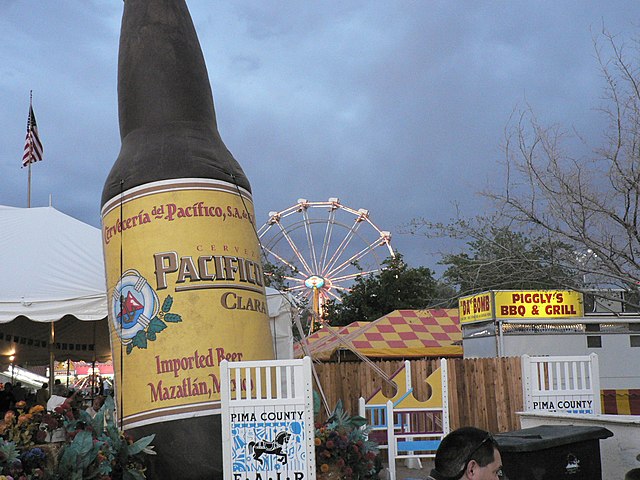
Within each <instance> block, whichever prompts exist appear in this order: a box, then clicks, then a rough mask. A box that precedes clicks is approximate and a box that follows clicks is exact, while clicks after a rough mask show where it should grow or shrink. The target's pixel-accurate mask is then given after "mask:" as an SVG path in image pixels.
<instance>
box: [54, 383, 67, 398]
mask: <svg viewBox="0 0 640 480" xmlns="http://www.w3.org/2000/svg"><path fill="white" fill-rule="evenodd" d="M52 393H53V395H58V396H59V397H66V396H67V394H68V393H69V392H68V391H67V387H65V386H64V385H63V384H62V382H61V381H60V379H59V378H56V380H55V382H53V392H52Z"/></svg>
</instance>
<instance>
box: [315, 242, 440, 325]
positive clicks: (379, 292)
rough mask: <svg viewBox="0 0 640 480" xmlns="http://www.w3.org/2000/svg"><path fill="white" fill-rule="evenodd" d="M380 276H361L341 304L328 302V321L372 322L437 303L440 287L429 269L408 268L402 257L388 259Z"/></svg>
mask: <svg viewBox="0 0 640 480" xmlns="http://www.w3.org/2000/svg"><path fill="white" fill-rule="evenodd" d="M383 267H384V268H383V270H382V271H380V272H379V273H377V274H373V275H368V276H364V277H359V278H358V279H357V280H356V281H355V283H354V285H353V286H352V287H351V291H349V292H347V293H343V294H342V297H341V300H342V303H337V302H328V303H327V304H326V305H325V318H326V319H327V320H328V321H329V323H330V324H331V325H348V324H350V323H352V322H355V321H366V322H370V321H373V320H377V319H378V318H380V317H382V316H383V315H386V314H388V313H390V312H392V311H394V310H398V309H417V308H427V307H429V306H433V305H434V304H436V303H437V297H438V292H439V291H440V290H439V288H440V287H439V285H438V282H436V280H434V279H433V276H432V275H433V272H431V270H429V269H428V268H426V267H418V268H412V267H409V266H408V265H407V264H406V263H405V261H404V259H403V257H402V255H401V254H400V253H397V254H396V256H395V257H389V258H387V259H386V260H385V261H384V262H383Z"/></svg>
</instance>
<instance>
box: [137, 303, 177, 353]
mask: <svg viewBox="0 0 640 480" xmlns="http://www.w3.org/2000/svg"><path fill="white" fill-rule="evenodd" d="M172 306H173V297H172V296H171V295H167V298H165V299H164V301H163V302H162V307H161V309H160V313H158V315H156V316H155V317H153V318H152V319H151V321H150V322H149V325H147V327H146V328H145V329H144V330H140V331H138V332H137V333H136V334H135V336H134V337H133V338H132V339H131V341H130V342H129V343H128V344H127V355H129V354H131V352H133V349H134V348H141V349H146V348H147V345H148V342H155V341H156V339H157V337H158V333H160V332H162V331H163V330H164V329H165V328H167V323H179V322H181V321H182V317H181V316H180V315H178V314H177V313H170V310H171V307H172ZM165 322H167V323H165Z"/></svg>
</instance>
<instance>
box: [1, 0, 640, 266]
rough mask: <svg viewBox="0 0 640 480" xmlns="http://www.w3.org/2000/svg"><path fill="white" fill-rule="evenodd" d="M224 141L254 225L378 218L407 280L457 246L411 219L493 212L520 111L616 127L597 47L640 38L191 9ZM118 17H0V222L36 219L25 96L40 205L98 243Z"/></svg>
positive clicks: (593, 5) (587, 134) (476, 7)
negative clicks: (38, 152) (295, 208)
mask: <svg viewBox="0 0 640 480" xmlns="http://www.w3.org/2000/svg"><path fill="white" fill-rule="evenodd" d="M188 5H189V8H190V11H191V15H192V17H193V20H194V23H195V26H196V30H197V32H198V36H199V39H200V43H201V46H202V49H203V53H204V56H205V60H206V63H207V68H208V71H209V79H210V81H211V86H212V90H213V96H214V100H215V107H216V114H217V120H218V128H219V131H220V133H221V135H222V138H223V139H224V141H225V143H226V145H227V147H228V148H229V149H230V150H231V152H232V153H233V154H234V156H235V158H236V159H237V160H238V162H239V163H240V164H241V165H242V167H243V169H244V171H245V173H246V174H247V176H248V178H249V180H250V182H251V185H252V189H253V198H254V203H255V207H256V215H257V223H258V226H260V225H261V224H262V223H264V222H265V221H266V220H267V214H268V212H269V211H274V210H283V209H285V208H287V207H289V206H291V205H293V204H294V203H296V201H297V199H298V198H306V199H309V200H326V199H328V198H329V197H338V198H339V199H340V200H341V201H342V203H344V204H345V205H347V206H349V207H352V208H355V209H359V208H366V209H368V210H369V211H370V212H371V218H372V220H373V222H374V223H375V224H376V225H377V226H378V227H380V229H382V230H389V231H391V232H392V234H393V239H392V244H393V246H394V248H396V249H398V250H399V251H401V252H402V253H404V254H405V257H406V259H407V260H408V262H409V263H410V265H412V266H419V265H426V266H429V267H431V268H436V262H437V261H438V259H439V254H438V252H437V250H440V249H442V248H444V247H446V245H444V247H443V245H442V243H436V242H433V241H431V240H429V239H427V238H424V237H420V236H410V235H406V234H402V233H400V232H401V230H402V226H403V225H405V224H407V223H408V222H410V221H411V220H412V219H413V218H416V217H424V218H427V219H429V220H431V221H447V220H449V219H451V218H453V217H455V215H456V205H458V206H459V209H460V211H461V213H462V214H463V215H465V216H471V215H476V214H483V213H487V212H490V209H491V206H490V205H488V204H487V202H485V201H484V200H483V199H482V198H481V197H479V196H478V195H477V192H479V191H481V190H486V189H501V188H502V185H503V179H504V171H503V168H502V163H503V160H504V155H503V153H502V151H501V144H502V143H503V139H504V129H505V126H506V125H507V123H508V121H509V118H510V115H511V114H512V112H513V111H514V110H515V109H518V108H520V107H523V106H524V105H527V104H528V105H530V106H531V108H532V109H533V111H535V112H536V114H537V116H538V118H539V119H540V120H541V121H542V122H543V123H547V124H552V123H560V124H562V125H564V126H565V127H567V128H569V129H575V130H576V131H577V132H579V133H580V134H581V135H582V136H583V138H584V139H585V141H586V143H587V144H586V146H585V152H588V151H589V149H590V148H592V147H595V146H597V145H598V142H599V141H600V140H601V138H602V132H603V130H604V127H605V126H606V120H605V119H604V118H603V116H602V115H601V114H600V113H599V112H598V111H597V108H598V106H600V105H602V102H603V100H602V94H603V86H604V81H603V78H602V76H601V73H600V71H599V67H598V63H597V61H596V58H595V50H594V45H593V37H594V36H595V35H597V34H598V33H599V32H600V31H601V29H602V27H603V26H604V27H605V28H606V29H607V30H609V31H610V32H611V33H612V34H614V35H619V38H620V40H621V41H624V42H627V43H628V44H629V47H630V49H629V54H630V55H631V54H633V53H634V52H632V51H631V46H632V45H631V43H632V40H633V39H634V38H638V37H640V35H638V34H639V33H640V3H638V2H637V1H633V0H628V1H616V0H612V1H608V2H603V1H595V0H593V1H587V0H585V1H578V0H575V1H558V0H552V1H533V2H532V1H527V2H524V1H500V2H498V1H493V2H492V1H486V2H477V1H450V0H449V1H426V0H425V1H349V0H340V1H322V2H310V1H296V2H294V1H227V2H219V1H213V0H190V1H188ZM122 8H123V2H122V1H121V0H64V1H63V0H59V1H45V0H37V1H36V0H2V1H1V2H0V40H1V41H0V58H2V62H1V63H0V86H1V92H2V93H1V95H2V102H0V123H1V125H2V129H1V130H0V178H1V179H0V182H1V183H0V185H1V186H0V204H2V205H9V206H17V207H26V205H27V169H21V168H20V166H21V158H22V151H23V145H24V138H25V131H26V130H25V129H26V119H27V113H28V107H29V90H33V105H34V110H35V113H36V117H37V121H38V127H39V131H40V136H41V139H42V142H43V144H44V161H42V162H39V163H37V164H35V165H33V184H32V192H33V193H32V205H33V206H46V205H48V204H49V198H50V197H51V198H52V203H53V206H54V207H56V208H57V209H58V210H60V211H62V212H64V213H66V214H68V215H71V216H73V217H76V218H78V219H80V220H82V221H84V222H87V223H89V224H91V225H94V226H96V227H99V226H100V196H101V191H102V187H103V184H104V181H105V178H106V176H107V174H108V172H109V170H110V168H111V166H112V164H113V162H114V161H115V159H116V157H117V155H118V151H119V149H120V136H119V131H118V116H117V95H116V88H117V85H116V75H117V55H118V37H119V30H120V20H121V16H122Z"/></svg>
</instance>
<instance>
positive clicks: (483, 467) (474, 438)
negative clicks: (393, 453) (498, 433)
mask: <svg viewBox="0 0 640 480" xmlns="http://www.w3.org/2000/svg"><path fill="white" fill-rule="evenodd" d="M434 466H435V468H434V469H433V470H431V474H430V476H429V477H427V480H460V479H462V480H496V479H499V478H502V457H501V456H500V451H499V450H498V444H497V443H496V441H495V440H494V438H493V437H492V436H491V434H490V433H489V432H486V431H484V430H480V429H479V428H474V427H462V428H459V429H457V430H454V431H453V432H451V433H449V434H448V435H447V436H446V437H444V438H443V439H442V442H441V443H440V446H439V447H438V450H437V451H436V458H435V464H434Z"/></svg>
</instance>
